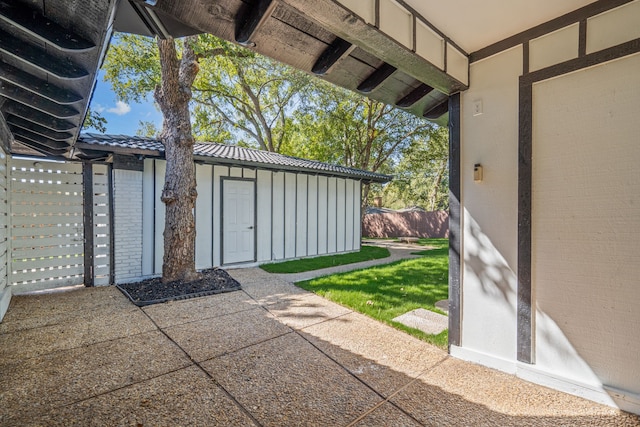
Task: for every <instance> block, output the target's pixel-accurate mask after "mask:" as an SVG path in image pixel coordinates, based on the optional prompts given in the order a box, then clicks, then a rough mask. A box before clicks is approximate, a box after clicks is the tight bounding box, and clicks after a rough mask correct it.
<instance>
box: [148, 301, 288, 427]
mask: <svg viewBox="0 0 640 427" xmlns="http://www.w3.org/2000/svg"><path fill="white" fill-rule="evenodd" d="M138 308H139V309H140V311H142V312H143V313H144V315H145V316H147V317H148V318H149V320H150V321H151V322H152V323H153V324H154V326H155V327H156V328H157V329H158V330H159V331H160V332H161V333H162V335H164V336H165V337H166V338H167V339H168V340H169V341H170V342H172V343H173V344H174V345H175V346H176V347H178V348H179V349H180V351H182V352H183V353H184V355H185V356H186V357H187V358H188V359H189V361H191V363H192V365H193V366H195V367H197V368H198V369H199V370H200V371H202V373H204V375H205V376H206V377H207V378H209V379H210V380H211V381H212V382H213V383H214V384H215V385H216V387H218V388H219V389H220V390H222V392H223V393H224V394H225V395H226V396H227V397H228V398H229V399H231V401H232V402H233V403H234V404H235V405H236V406H237V407H238V408H239V409H240V411H242V413H244V414H245V415H246V416H247V417H249V419H250V420H251V421H253V423H254V424H255V425H256V426H258V427H263V426H262V424H261V423H260V422H259V421H258V420H257V419H256V418H255V417H254V416H253V414H251V412H249V410H247V408H245V407H244V406H243V405H242V404H241V403H240V402H239V401H238V400H237V399H236V398H235V396H233V395H232V394H231V393H229V391H228V390H227V389H226V388H224V387H223V386H222V384H220V383H219V382H218V381H216V379H215V378H214V377H213V376H212V375H211V374H210V373H209V372H208V371H207V370H206V369H204V367H202V365H201V364H200V363H199V362H197V361H196V360H195V359H193V357H191V355H190V354H189V353H187V351H186V350H185V349H184V348H182V346H180V345H179V344H178V343H177V342H175V341H174V339H173V338H171V337H170V336H169V335H168V334H167V333H166V332H165V331H164V329H162V328H160V327H159V326H158V324H157V323H156V322H155V320H153V318H152V317H151V316H150V315H149V314H148V313H146V312H145V311H144V310H143V307H138ZM289 333H290V332H289ZM283 335H286V334H283ZM271 339H273V338H270V339H268V340H265V341H269V340H271ZM253 345H255V344H253ZM247 347H251V346H247ZM216 357H220V356H216ZM216 357H213V358H211V359H215V358H216ZM182 369H186V368H182Z"/></svg>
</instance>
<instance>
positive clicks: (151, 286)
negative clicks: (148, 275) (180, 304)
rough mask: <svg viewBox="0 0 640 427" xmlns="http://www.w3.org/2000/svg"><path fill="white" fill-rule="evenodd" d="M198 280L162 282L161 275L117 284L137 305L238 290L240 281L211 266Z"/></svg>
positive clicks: (141, 305)
mask: <svg viewBox="0 0 640 427" xmlns="http://www.w3.org/2000/svg"><path fill="white" fill-rule="evenodd" d="M200 274H201V276H200V278H199V279H198V280H193V281H191V282H186V281H182V280H177V281H175V282H169V283H162V278H161V277H156V278H153V279H146V280H143V281H141V282H135V283H125V284H121V285H117V287H118V289H120V290H121V291H122V293H123V294H125V295H126V296H127V297H128V298H129V299H130V300H131V302H133V303H134V304H135V305H137V306H138V307H143V306H145V305H151V304H159V303H161V302H167V301H174V300H181V299H188V298H195V297H203V296H206V295H213V294H220V293H223V292H231V291H237V290H240V289H241V287H240V283H238V282H237V281H236V280H235V279H234V278H233V277H231V276H229V273H227V272H226V271H224V270H221V269H219V268H211V269H209V270H203V271H202V272H201V273H200Z"/></svg>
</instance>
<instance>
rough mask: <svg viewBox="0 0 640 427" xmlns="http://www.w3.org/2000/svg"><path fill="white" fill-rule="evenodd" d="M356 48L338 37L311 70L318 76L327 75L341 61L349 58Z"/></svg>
mask: <svg viewBox="0 0 640 427" xmlns="http://www.w3.org/2000/svg"><path fill="white" fill-rule="evenodd" d="M355 48H356V46H355V45H353V44H351V43H349V42H348V41H346V40H344V39H341V38H340V37H336V39H335V40H334V41H333V42H332V43H331V44H330V45H329V46H328V47H327V48H326V49H325V51H324V52H322V54H321V55H320V57H319V58H318V60H317V61H316V63H315V64H314V65H313V67H312V68H311V72H313V74H317V75H324V74H327V73H328V72H329V71H331V69H332V68H333V67H334V66H335V65H336V64H337V63H338V61H340V59H342V58H344V57H345V56H348V55H349V54H350V53H351V52H353V50H354V49H355Z"/></svg>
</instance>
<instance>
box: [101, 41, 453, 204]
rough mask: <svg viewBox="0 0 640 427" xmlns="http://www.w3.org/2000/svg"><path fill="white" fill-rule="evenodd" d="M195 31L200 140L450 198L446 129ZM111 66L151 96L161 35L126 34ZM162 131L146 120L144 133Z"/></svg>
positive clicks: (118, 88) (407, 196)
mask: <svg viewBox="0 0 640 427" xmlns="http://www.w3.org/2000/svg"><path fill="white" fill-rule="evenodd" d="M190 40H191V45H190V47H191V48H192V49H193V52H194V55H195V58H196V59H197V61H198V64H199V72H198V75H197V76H196V78H195V80H194V82H193V85H192V88H191V89H192V94H193V97H192V100H191V103H190V105H191V117H192V122H193V132H194V136H195V138H196V139H197V140H200V141H207V142H217V143H225V144H239V145H243V146H247V147H252V148H259V149H262V150H268V151H274V152H280V153H283V154H288V155H293V156H297V157H303V158H307V159H313V160H318V161H323V162H328V163H334V164H341V165H345V166H349V167H354V168H359V169H365V170H370V171H374V172H380V173H385V174H391V175H394V176H395V179H394V181H393V182H392V183H390V184H388V185H386V186H384V187H380V186H376V187H374V188H372V194H371V196H374V195H375V196H383V198H384V200H385V201H386V204H387V205H389V206H392V207H405V206H412V205H418V206H422V207H423V208H425V209H429V210H434V209H443V208H446V207H447V188H446V186H447V184H448V176H447V174H448V169H447V165H448V161H447V155H448V151H447V138H448V137H447V130H446V129H444V128H441V127H439V126H437V125H435V124H432V123H430V122H428V121H426V120H424V119H422V118H419V117H416V116H413V115H411V114H409V113H406V112H404V111H402V110H400V109H398V108H395V107H393V106H389V105H385V104H383V103H380V102H377V101H374V100H371V99H368V98H365V97H363V96H360V95H359V94H356V93H353V92H350V91H347V90H344V89H341V88H338V87H335V86H333V85H330V84H328V83H326V82H323V81H322V80H320V79H317V78H313V77H311V76H309V75H307V74H305V73H303V72H301V71H298V70H295V69H292V68H290V67H288V66H285V65H282V64H280V63H277V62H275V61H273V60H271V59H268V58H265V57H263V56H260V55H258V54H256V53H254V52H252V51H250V50H247V49H245V48H243V47H240V46H237V45H234V44H232V43H229V42H226V41H223V40H220V39H218V38H216V37H214V36H211V35H199V36H196V37H191V38H190ZM177 43H178V47H180V44H181V43H184V41H177ZM104 69H105V79H106V80H107V81H109V82H110V83H111V85H112V87H113V90H114V92H115V93H116V95H117V96H118V97H119V98H120V99H122V100H124V101H126V102H140V101H142V100H145V99H148V97H149V95H150V94H152V93H153V90H154V88H155V87H156V86H157V85H158V84H159V83H160V76H161V74H160V61H159V55H158V49H157V46H156V43H155V41H154V40H153V39H149V38H146V37H141V36H134V35H126V34H118V35H117V36H115V37H114V40H113V42H112V46H111V48H110V50H109V52H108V54H107V57H106V60H105V64H104ZM157 133H158V130H157V129H156V127H155V126H154V125H153V124H152V123H148V122H141V123H140V129H139V130H138V134H140V135H145V136H155V135H157ZM368 192H369V188H368V186H367V187H365V190H364V194H365V200H363V202H365V204H366V199H367V197H366V195H367V194H368Z"/></svg>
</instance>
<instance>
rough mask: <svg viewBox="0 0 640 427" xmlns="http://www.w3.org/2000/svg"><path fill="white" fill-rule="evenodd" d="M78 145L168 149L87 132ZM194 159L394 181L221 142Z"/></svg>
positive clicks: (197, 147)
mask: <svg viewBox="0 0 640 427" xmlns="http://www.w3.org/2000/svg"><path fill="white" fill-rule="evenodd" d="M78 141H79V142H81V143H84V144H87V145H90V146H91V147H89V148H91V149H92V150H94V149H95V148H97V147H104V148H103V149H104V150H105V151H109V150H108V147H114V148H115V147H118V148H119V149H120V150H122V149H124V150H125V153H126V150H127V149H131V150H133V149H135V150H136V152H137V153H140V150H142V151H145V150H148V151H150V152H154V153H156V155H157V153H162V152H164V151H165V150H164V145H163V144H162V142H161V141H160V140H159V139H158V138H152V137H145V136H138V135H135V136H129V135H107V134H95V133H90V132H83V133H81V134H80V137H79V138H78ZM194 155H195V156H199V157H201V158H203V157H204V158H207V157H208V158H214V159H218V161H224V162H226V163H233V162H235V163H238V164H251V165H253V166H257V165H264V167H265V168H267V169H279V170H287V169H290V170H297V171H308V172H313V173H324V174H325V175H329V176H331V175H333V176H335V175H338V176H345V177H351V178H357V179H365V180H372V181H377V182H388V181H390V180H391V179H392V177H391V176H389V175H384V174H380V173H377V172H370V171H366V170H363V169H357V168H354V167H350V166H343V165H339V164H333V163H328V162H321V161H319V160H310V159H303V158H300V157H294V156H290V155H287V154H282V153H275V152H273V151H267V150H260V149H255V148H250V147H242V146H238V145H233V144H221V143H218V142H204V141H199V142H196V143H195V144H194Z"/></svg>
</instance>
